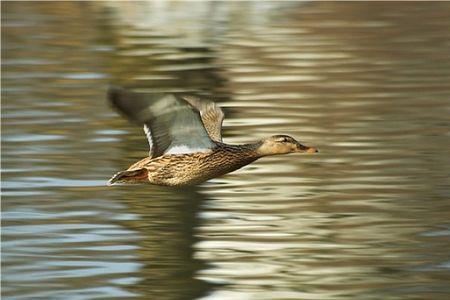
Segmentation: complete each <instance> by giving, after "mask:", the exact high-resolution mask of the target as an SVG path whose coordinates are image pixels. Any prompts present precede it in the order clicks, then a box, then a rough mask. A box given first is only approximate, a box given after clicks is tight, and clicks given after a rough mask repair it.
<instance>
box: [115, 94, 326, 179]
mask: <svg viewBox="0 0 450 300" xmlns="http://www.w3.org/2000/svg"><path fill="white" fill-rule="evenodd" d="M109 96H110V100H111V102H112V103H113V104H114V105H115V106H116V107H117V108H118V109H119V110H120V111H121V112H123V113H124V114H125V115H126V116H127V117H128V118H130V119H132V120H134V121H136V122H138V123H144V130H145V132H146V134H147V138H148V140H149V144H150V156H149V157H147V158H144V159H142V160H140V161H138V162H136V163H135V164H133V165H131V166H130V167H129V168H128V169H127V170H126V171H122V172H119V173H117V174H116V175H114V176H113V177H112V178H111V179H110V180H109V183H110V184H114V183H144V182H147V183H152V184H157V185H167V186H185V185H195V184H199V183H202V182H204V181H207V180H209V179H212V178H215V177H218V176H221V175H224V174H227V173H229V172H232V171H235V170H237V169H239V168H242V167H243V166H245V165H248V164H250V163H252V162H254V161H255V160H257V159H259V158H261V157H263V156H267V155H276V154H284V153H291V152H308V153H314V152H317V150H316V149H314V148H311V147H307V146H303V145H301V144H300V143H298V142H297V141H295V140H294V139H293V138H291V137H289V136H285V135H277V136H272V137H270V138H268V139H265V140H262V141H258V142H255V143H252V144H244V145H230V144H226V143H223V142H222V137H221V124H222V120H223V112H222V111H221V110H220V108H218V107H217V106H215V105H214V104H213V103H212V102H208V101H206V100H200V99H198V98H194V97H190V96H186V97H183V96H180V97H176V96H161V95H158V96H157V97H156V98H155V97H154V96H152V97H150V98H149V97H148V95H147V97H146V96H145V95H144V96H138V95H137V94H133V93H129V92H125V91H124V90H122V89H114V90H111V91H110V94H109ZM142 97H144V98H142ZM164 97H166V98H167V97H171V98H167V99H168V100H165V101H164V102H163V101H161V99H164ZM173 99H176V102H174V101H173ZM180 99H182V100H180ZM133 100H134V101H133ZM180 101H181V102H180ZM183 101H185V104H184V105H186V107H184V106H183V103H184V102H183ZM180 103H181V104H182V105H181V106H180V105H179V104H180ZM186 108H187V110H186ZM158 110H161V111H162V113H159V114H156V115H155V112H156V111H158ZM192 113H194V114H192ZM180 120H181V121H183V122H180ZM199 121H200V122H199ZM200 127H201V128H200ZM186 133H189V134H186Z"/></svg>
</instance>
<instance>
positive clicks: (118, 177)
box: [108, 168, 148, 185]
mask: <svg viewBox="0 0 450 300" xmlns="http://www.w3.org/2000/svg"><path fill="white" fill-rule="evenodd" d="M147 175H148V171H147V169H145V168H142V169H137V170H130V171H128V170H127V171H121V172H118V173H116V174H114V176H113V177H111V179H110V180H109V181H108V185H113V184H117V183H125V184H129V183H143V182H145V181H147V180H148V177H147Z"/></svg>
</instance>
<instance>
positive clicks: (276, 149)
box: [256, 135, 319, 156]
mask: <svg viewBox="0 0 450 300" xmlns="http://www.w3.org/2000/svg"><path fill="white" fill-rule="evenodd" d="M256 152H257V153H258V154H259V155H261V156H267V155H278V154H287V153H317V152H319V151H318V150H317V149H316V148H313V147H308V146H305V145H302V144H300V143H299V142H298V141H296V140H295V139H294V138H293V137H290V136H288V135H274V136H271V137H268V138H266V139H264V140H262V141H261V142H260V145H259V146H258V148H257V149H256Z"/></svg>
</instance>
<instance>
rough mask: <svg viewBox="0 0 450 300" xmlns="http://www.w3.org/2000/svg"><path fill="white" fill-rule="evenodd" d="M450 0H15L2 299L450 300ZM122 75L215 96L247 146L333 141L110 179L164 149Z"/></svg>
mask: <svg viewBox="0 0 450 300" xmlns="http://www.w3.org/2000/svg"><path fill="white" fill-rule="evenodd" d="M449 8H450V6H449V4H448V3H436V2H435V3H426V4H425V3H423V4H421V3H417V4H415V5H404V4H400V3H399V4H395V3H394V4H391V3H389V4H388V3H336V2H319V3H304V2H280V3H278V2H263V3H258V2H240V3H239V4H236V3H224V2H133V3H124V2H52V3H45V2H40V3H28V4H26V5H25V4H23V3H20V2H17V3H13V2H7V3H2V45H3V46H2V58H3V59H2V68H3V77H2V100H3V101H2V104H3V106H2V129H3V131H2V150H3V151H2V163H3V166H2V176H3V182H2V194H3V199H2V200H3V201H2V219H3V220H2V239H3V240H2V271H3V274H2V275H3V277H2V287H3V290H2V293H3V294H2V295H3V296H4V297H5V298H9V299H94V298H103V299H105V298H108V299H109V298H113V297H117V298H144V299H148V298H149V297H150V298H152V299H208V300H210V299H447V298H448V296H449V294H450V289H449V287H448V282H449V280H450V270H449V265H450V256H449V254H448V253H449V250H450V243H449V236H450V222H449V217H448V216H449V209H450V207H449V203H448V196H449V194H450V182H449V179H448V174H450V167H449V166H450V159H449V156H448V153H447V152H448V151H447V150H446V149H448V148H449V146H450V142H449V135H450V134H449V125H450V122H449V119H448V115H449V110H450V101H449V99H450V86H449V85H448V82H450V60H449V53H450V44H449V43H448V41H449V38H450V32H449V31H448V28H450V13H449V11H450V10H449ZM108 83H115V84H122V85H130V86H134V87H136V88H138V89H142V90H147V91H166V92H167V91H189V92H196V93H199V94H204V95H209V96H214V99H215V100H216V101H217V102H219V103H220V105H221V106H223V107H224V109H225V111H226V115H227V119H226V120H225V123H224V126H225V128H224V130H225V140H226V141H227V142H231V143H240V142H247V141H251V140H255V139H258V138H261V137H264V136H268V135H272V134H277V133H285V134H291V135H293V136H296V137H298V138H300V140H301V141H303V142H305V143H306V144H309V145H314V146H317V147H318V148H319V149H320V150H321V153H320V155H317V156H301V155H289V156H280V157H272V158H267V159H263V160H260V161H258V162H257V163H255V164H253V165H250V166H248V167H246V168H244V169H243V170H241V171H239V172H236V173H233V174H230V175H227V176H225V177H222V178H218V179H215V180H212V181H210V182H208V183H205V184H204V185H202V186H199V187H196V188H192V189H168V188H161V187H156V186H150V185H149V186H138V187H136V186H132V187H114V188H108V187H105V182H106V180H107V179H108V178H109V177H110V175H111V174H113V173H114V172H116V171H117V170H120V169H123V168H124V167H126V166H127V165H129V164H130V163H132V162H134V161H136V160H138V159H140V158H142V157H143V156H144V155H145V154H146V151H147V149H146V147H147V146H146V141H145V138H144V136H143V134H142V132H141V130H140V129H139V128H135V127H134V126H132V125H130V124H128V123H127V122H126V121H125V120H123V119H121V118H120V117H119V116H118V115H116V114H115V113H114V112H113V111H112V110H111V109H110V108H108V107H107V105H106V103H105V99H104V98H105V95H104V93H105V90H106V86H107V85H108Z"/></svg>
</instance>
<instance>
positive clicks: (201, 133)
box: [108, 87, 215, 158]
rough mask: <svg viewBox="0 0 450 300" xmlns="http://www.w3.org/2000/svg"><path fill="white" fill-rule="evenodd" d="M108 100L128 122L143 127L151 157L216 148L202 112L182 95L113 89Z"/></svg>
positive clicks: (109, 91) (110, 90) (109, 92)
mask: <svg viewBox="0 0 450 300" xmlns="http://www.w3.org/2000/svg"><path fill="white" fill-rule="evenodd" d="M108 99H109V101H110V102H111V103H112V105H113V106H114V107H116V108H117V109H118V110H119V111H120V112H121V113H123V114H124V115H125V116H126V117H127V118H128V119H130V120H131V121H133V122H135V123H137V124H140V125H144V131H145V133H146V135H147V139H148V142H149V145H150V157H152V158H154V157H158V156H161V155H163V154H184V153H192V152H205V151H208V150H209V149H211V148H213V147H214V146H215V145H214V143H213V142H212V141H211V139H210V137H209V135H208V132H207V131H206V129H205V127H204V125H203V123H202V119H201V117H200V113H199V111H198V110H197V109H196V108H195V107H194V106H191V105H190V104H189V103H187V102H186V101H185V100H183V99H182V98H181V97H179V96H175V95H170V94H153V93H134V92H130V91H127V90H125V89H123V88H118V87H112V88H110V89H109V90H108Z"/></svg>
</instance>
